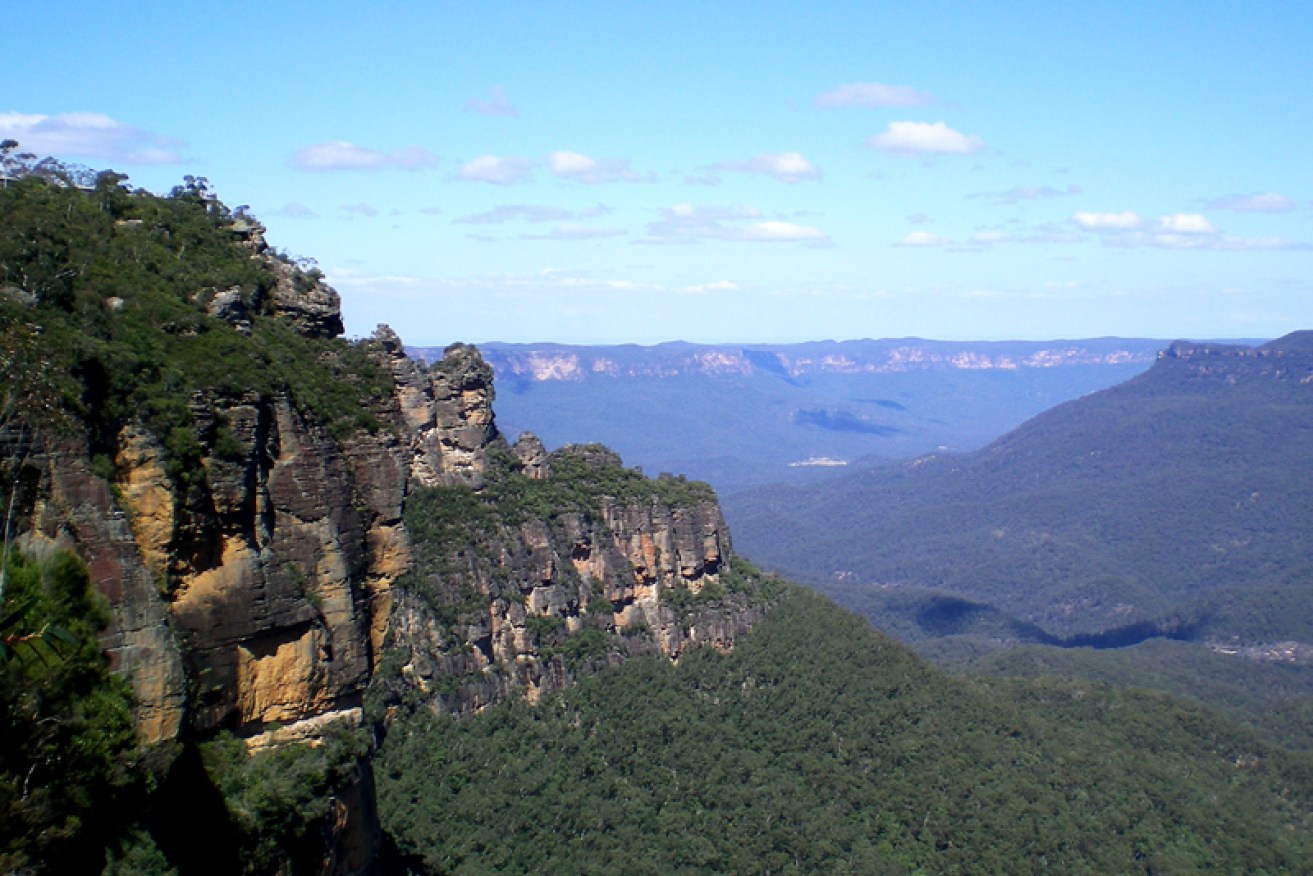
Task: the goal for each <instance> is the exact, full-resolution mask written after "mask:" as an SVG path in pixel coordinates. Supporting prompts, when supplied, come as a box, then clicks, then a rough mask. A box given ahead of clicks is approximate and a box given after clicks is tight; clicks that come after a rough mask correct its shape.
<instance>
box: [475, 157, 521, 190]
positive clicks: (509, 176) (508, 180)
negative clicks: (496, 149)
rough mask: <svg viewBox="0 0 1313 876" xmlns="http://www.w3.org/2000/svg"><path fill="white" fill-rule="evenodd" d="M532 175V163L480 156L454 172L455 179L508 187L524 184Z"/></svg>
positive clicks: (516, 159) (508, 158)
mask: <svg viewBox="0 0 1313 876" xmlns="http://www.w3.org/2000/svg"><path fill="white" fill-rule="evenodd" d="M532 174H533V162H532V161H530V160H529V159H527V158H517V157H514V156H506V157H499V156H496V155H482V156H480V157H478V158H475V159H473V160H472V161H467V162H465V163H464V164H462V165H461V166H460V170H458V171H457V172H456V179H459V180H464V181H466V182H485V183H491V184H492V185H498V186H508V185H513V184H514V183H519V182H524V181H525V180H527V179H529V177H530V176H531V175H532Z"/></svg>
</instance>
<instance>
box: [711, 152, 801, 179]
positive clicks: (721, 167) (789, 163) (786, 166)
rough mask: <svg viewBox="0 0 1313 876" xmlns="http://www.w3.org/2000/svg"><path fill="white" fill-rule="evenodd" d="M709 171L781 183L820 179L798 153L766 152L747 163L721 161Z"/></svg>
mask: <svg viewBox="0 0 1313 876" xmlns="http://www.w3.org/2000/svg"><path fill="white" fill-rule="evenodd" d="M711 170H712V171H713V172H725V173H750V174H756V175H759V176H769V177H771V178H772V179H775V180H778V181H779V182H782V183H799V182H815V181H818V180H820V178H821V171H820V168H818V167H817V166H816V165H814V164H812V163H811V162H810V161H808V160H807V159H806V158H804V157H803V156H802V153H800V152H767V153H765V154H763V155H758V156H756V157H754V158H749V159H748V160H747V161H722V162H719V163H718V164H714V165H712V167H711Z"/></svg>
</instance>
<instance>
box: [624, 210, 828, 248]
mask: <svg viewBox="0 0 1313 876" xmlns="http://www.w3.org/2000/svg"><path fill="white" fill-rule="evenodd" d="M753 220H762V214H761V211H759V210H756V209H753V208H752V207H717V206H712V207H694V206H693V205H691V204H676V205H674V206H673V207H670V208H668V209H663V210H662V211H661V219H659V220H658V221H656V222H652V223H649V225H648V226H647V237H646V238H645V239H644V240H642V241H640V242H641V243H700V242H701V241H703V240H736V241H748V242H756V243H790V242H793V243H804V244H807V245H809V246H824V245H827V244H828V243H829V242H830V239H829V235H827V234H826V233H825V232H824V231H821V230H820V229H819V228H813V227H811V226H808V225H799V224H796V223H793V222H781V221H778V220H762V221H753Z"/></svg>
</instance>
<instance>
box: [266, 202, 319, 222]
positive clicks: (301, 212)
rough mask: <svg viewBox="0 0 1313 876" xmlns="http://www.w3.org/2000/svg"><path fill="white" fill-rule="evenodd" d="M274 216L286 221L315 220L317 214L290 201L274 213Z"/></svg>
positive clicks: (302, 205) (303, 205)
mask: <svg viewBox="0 0 1313 876" xmlns="http://www.w3.org/2000/svg"><path fill="white" fill-rule="evenodd" d="M274 215H276V216H282V217H284V218H287V219H315V218H318V216H319V214H318V213H316V212H315V211H314V210H311V209H310V208H309V207H307V206H306V205H305V204H302V203H300V202H299V201H291V202H289V203H287V204H284V205H283V206H282V207H281V208H280V209H278V210H275V211H274Z"/></svg>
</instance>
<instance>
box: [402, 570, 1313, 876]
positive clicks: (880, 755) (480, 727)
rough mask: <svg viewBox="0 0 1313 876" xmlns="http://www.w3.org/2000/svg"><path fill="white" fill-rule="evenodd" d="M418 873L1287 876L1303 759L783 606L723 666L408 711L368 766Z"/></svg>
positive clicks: (1191, 711)
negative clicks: (983, 671)
mask: <svg viewBox="0 0 1313 876" xmlns="http://www.w3.org/2000/svg"><path fill="white" fill-rule="evenodd" d="M376 769H377V774H378V782H379V790H380V805H381V808H382V813H383V818H384V825H385V827H386V828H387V829H388V830H389V831H390V832H391V833H392V834H393V836H394V837H395V839H396V842H397V843H398V845H399V847H400V850H401V852H402V854H403V857H404V859H405V861H406V863H407V864H408V865H409V867H410V868H411V871H412V872H424V873H483V872H544V871H548V870H551V871H556V872H576V873H604V872H617V871H623V872H627V873H654V874H655V873H687V872H734V873H747V872H752V873H818V872H823V873H1022V872H1040V871H1055V872H1063V873H1132V872H1143V873H1182V872H1196V871H1205V870H1210V871H1216V872H1240V871H1244V872H1251V873H1277V872H1298V871H1300V870H1301V869H1302V868H1303V867H1304V865H1305V864H1306V862H1307V861H1308V860H1309V859H1310V858H1309V856H1310V855H1311V854H1313V833H1310V827H1313V823H1310V820H1309V819H1310V804H1313V761H1310V760H1309V758H1308V757H1307V756H1306V755H1297V754H1292V753H1290V752H1287V751H1284V750H1282V749H1280V748H1278V747H1275V746H1273V745H1271V744H1270V743H1267V742H1265V741H1263V740H1262V739H1261V738H1260V737H1258V736H1257V735H1255V734H1254V733H1252V732H1250V731H1247V730H1244V729H1242V728H1240V727H1238V726H1237V725H1235V724H1233V723H1232V722H1230V721H1228V720H1227V719H1225V718H1223V717H1221V716H1220V715H1218V714H1216V713H1213V712H1210V711H1209V710H1207V709H1205V708H1202V707H1199V706H1194V705H1188V704H1184V703H1181V702H1178V701H1174V700H1171V699H1170V698H1167V697H1164V696H1161V695H1153V694H1147V693H1136V692H1131V691H1126V690H1121V689H1118V688H1114V687H1110V686H1107V685H1101V684H1091V683H1079V684H1072V683H1063V682H1056V681H1039V682H1035V683H1017V682H1009V681H997V680H996V681H988V682H971V681H964V680H958V679H953V678H951V677H949V676H947V675H945V674H943V673H941V672H939V671H937V670H935V669H933V668H931V667H930V666H928V665H927V664H926V663H924V662H923V661H921V660H919V659H918V658H916V657H915V656H914V655H913V654H912V653H911V652H909V651H907V650H906V649H905V648H904V647H903V646H900V645H898V644H896V643H895V642H893V641H892V640H890V639H888V638H887V637H885V636H883V635H881V634H879V633H877V632H875V631H873V630H871V629H870V628H869V627H868V626H866V625H865V624H864V623H863V622H862V621H861V620H860V619H858V618H857V617H855V616H853V615H849V614H847V613H845V612H842V611H841V610H839V609H837V608H835V607H834V606H833V605H832V604H830V603H828V601H826V600H824V599H823V598H821V597H818V596H814V595H810V594H807V593H805V592H803V591H797V590H795V591H793V592H792V593H791V595H790V596H789V597H788V598H787V599H785V601H784V602H783V603H782V604H781V605H780V606H779V607H778V608H777V610H776V611H774V612H772V613H771V614H770V616H769V618H768V619H767V620H766V621H765V622H763V623H762V624H761V625H760V626H759V627H758V628H756V629H755V630H754V631H753V633H752V634H751V635H750V636H748V637H746V638H745V639H744V640H743V642H742V643H741V644H740V645H739V646H738V647H736V648H735V650H734V651H733V652H732V653H729V654H723V653H719V652H716V651H714V650H711V649H701V650H698V651H696V652H693V653H690V654H688V655H687V656H686V657H685V658H684V659H682V660H681V661H680V663H679V664H678V665H677V666H671V665H670V664H669V662H668V661H664V660H661V659H650V660H649V659H644V660H634V661H630V662H629V663H626V664H625V665H623V666H621V667H618V668H616V669H613V670H611V671H608V672H605V673H602V674H600V675H597V676H593V677H591V678H588V679H586V680H584V681H583V682H582V683H580V684H579V685H578V686H577V687H576V688H574V689H572V690H570V691H568V692H566V693H565V694H564V695H562V696H560V697H558V698H554V699H552V700H550V701H547V702H543V703H541V704H539V705H538V706H537V707H529V706H526V705H524V704H522V703H512V704H509V705H507V706H505V707H502V708H499V709H495V710H492V711H489V712H488V713H485V714H483V715H480V716H478V717H476V718H473V719H468V720H459V721H458V720H453V719H450V718H441V717H436V716H434V715H432V714H429V713H427V712H424V711H419V712H417V713H415V714H412V715H410V716H408V717H407V718H405V719H402V720H400V721H398V722H397V723H396V724H394V725H393V726H392V727H391V728H390V729H389V731H388V733H387V737H386V741H385V742H384V744H383V746H382V749H381V751H380V753H379V755H378V759H377V763H376Z"/></svg>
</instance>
